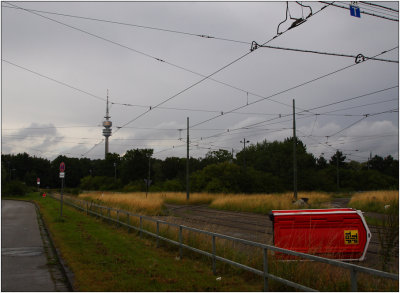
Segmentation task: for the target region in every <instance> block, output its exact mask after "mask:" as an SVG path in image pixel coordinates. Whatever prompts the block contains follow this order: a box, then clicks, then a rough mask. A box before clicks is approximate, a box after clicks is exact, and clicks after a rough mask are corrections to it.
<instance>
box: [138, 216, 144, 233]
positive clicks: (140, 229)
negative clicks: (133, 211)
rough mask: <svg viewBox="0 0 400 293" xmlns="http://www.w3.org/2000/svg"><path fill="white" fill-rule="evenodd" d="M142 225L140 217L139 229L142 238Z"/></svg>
mask: <svg viewBox="0 0 400 293" xmlns="http://www.w3.org/2000/svg"><path fill="white" fill-rule="evenodd" d="M142 225H143V220H142V216H140V228H139V235H140V237H142Z"/></svg>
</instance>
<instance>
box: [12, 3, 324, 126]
mask: <svg viewBox="0 0 400 293" xmlns="http://www.w3.org/2000/svg"><path fill="white" fill-rule="evenodd" d="M5 3H7V2H5ZM8 4H10V3H8ZM10 5H13V6H15V7H16V8H19V9H21V10H24V11H26V12H30V13H33V14H34V15H37V16H39V17H42V18H45V19H47V20H50V21H53V22H56V23H58V24H61V25H64V26H66V27H68V28H71V29H74V30H77V31H80V32H82V33H85V34H88V35H90V36H93V37H96V38H99V39H101V40H103V41H106V42H109V43H112V44H114V45H117V46H120V47H122V48H125V49H128V50H130V51H133V52H136V53H138V54H141V55H143V56H146V57H149V58H152V59H154V60H156V61H159V62H162V63H166V64H168V65H171V66H173V67H175V68H179V69H182V70H184V71H186V72H190V73H192V74H195V75H198V76H201V77H203V79H202V80H201V81H200V82H198V83H196V84H195V85H197V84H199V83H201V82H202V81H204V80H207V79H209V80H212V81H214V82H217V83H219V84H223V85H225V86H228V87H231V88H233V89H236V90H239V91H242V92H245V93H250V94H252V95H255V96H260V95H257V94H254V93H251V92H250V91H248V90H244V89H240V88H238V87H236V86H233V85H230V84H228V83H225V82H222V81H218V80H216V79H213V78H212V76H213V75H215V74H216V73H218V72H219V71H221V70H223V69H225V68H226V67H228V66H230V65H232V64H233V63H236V62H237V61H239V60H241V59H242V58H244V57H245V56H247V55H248V54H249V53H247V54H246V55H245V56H242V57H241V58H238V59H237V60H235V61H234V62H232V63H231V64H228V65H227V66H226V67H225V68H222V69H220V70H219V71H217V72H214V73H212V74H210V75H208V76H207V75H204V74H201V73H198V72H195V71H193V70H190V69H188V68H184V67H182V66H179V65H176V64H173V63H171V62H168V61H165V60H163V59H161V58H158V57H155V56H152V55H150V54H147V53H145V52H142V51H139V50H136V49H133V48H130V47H128V46H125V45H123V44H120V43H117V42H115V41H112V40H109V39H107V38H104V37H102V36H99V35H96V34H93V33H90V32H87V31H85V30H83V29H80V28H77V27H74V26H71V25H68V24H65V23H63V22H60V21H58V20H55V19H52V18H49V17H46V16H43V15H41V14H39V13H36V12H34V11H33V10H29V9H25V8H22V7H19V6H17V5H14V4H10ZM328 6H329V5H326V6H324V7H322V8H321V9H320V10H319V11H317V12H316V13H314V14H313V15H315V14H317V13H319V12H320V11H322V10H323V9H324V8H326V7H328ZM286 31H287V30H286ZM286 31H285V32H286ZM278 36H279V35H276V36H275V37H273V38H272V39H270V40H269V41H267V42H266V43H268V42H270V41H272V40H273V39H274V38H276V37H278ZM266 43H264V44H266ZM195 85H193V86H195ZM193 86H192V87H193ZM190 88H191V87H190ZM190 88H188V89H190ZM188 89H186V90H188ZM186 90H184V91H182V92H180V93H178V94H177V95H176V96H178V95H180V94H181V93H183V92H185V91H186ZM260 97H261V96H260ZM173 98H175V96H173V97H171V98H170V99H173ZM270 100H271V101H272V102H276V103H279V104H283V103H281V102H278V101H274V100H272V99H270ZM168 101H169V100H168ZM113 104H119V105H124V106H133V105H130V104H126V103H118V102H113ZM162 104H163V103H161V104H158V105H156V106H150V107H149V110H148V111H146V112H145V113H143V114H144V115H145V114H147V113H149V112H150V110H152V109H154V108H157V107H160V106H161V105H162ZM284 105H286V104H284ZM135 106H139V105H135ZM286 106H289V105H286ZM142 116H143V115H141V116H140V117H138V118H141V117H142ZM132 122H133V121H132ZM122 127H124V126H122ZM114 134H115V133H114Z"/></svg>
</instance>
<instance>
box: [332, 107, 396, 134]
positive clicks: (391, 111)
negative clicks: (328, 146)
mask: <svg viewBox="0 0 400 293" xmlns="http://www.w3.org/2000/svg"><path fill="white" fill-rule="evenodd" d="M395 110H398V109H395ZM395 110H389V111H385V112H380V113H374V114H366V115H364V117H363V118H361V119H359V120H357V121H355V122H354V123H352V124H350V125H348V126H346V127H345V128H343V129H341V130H339V131H338V132H335V133H334V134H331V135H328V136H327V137H332V136H335V135H337V134H339V133H341V132H342V131H344V130H346V129H349V128H350V127H352V126H354V125H355V124H357V123H359V122H361V121H362V120H364V119H367V118H368V117H371V116H376V115H380V114H384V113H394V111H395Z"/></svg>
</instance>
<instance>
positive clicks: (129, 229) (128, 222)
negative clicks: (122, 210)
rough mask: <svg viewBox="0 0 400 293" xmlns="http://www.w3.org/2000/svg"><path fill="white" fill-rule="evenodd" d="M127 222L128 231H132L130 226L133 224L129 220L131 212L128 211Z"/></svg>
mask: <svg viewBox="0 0 400 293" xmlns="http://www.w3.org/2000/svg"><path fill="white" fill-rule="evenodd" d="M126 223H127V224H128V233H129V232H131V228H130V227H129V226H130V225H131V224H130V221H129V213H126Z"/></svg>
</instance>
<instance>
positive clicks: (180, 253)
mask: <svg viewBox="0 0 400 293" xmlns="http://www.w3.org/2000/svg"><path fill="white" fill-rule="evenodd" d="M179 257H180V259H182V226H181V225H179Z"/></svg>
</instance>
